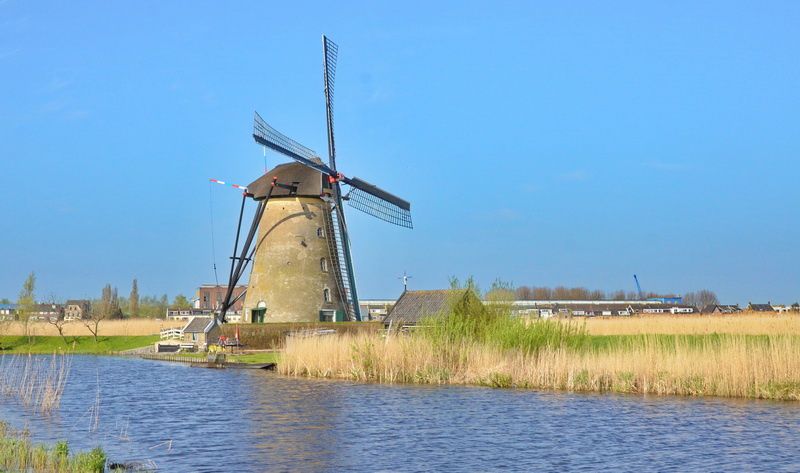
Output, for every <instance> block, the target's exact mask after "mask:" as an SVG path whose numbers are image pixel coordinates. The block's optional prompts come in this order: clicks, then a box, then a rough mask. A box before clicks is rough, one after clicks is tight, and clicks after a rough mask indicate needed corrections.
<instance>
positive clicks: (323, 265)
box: [319, 258, 328, 273]
mask: <svg viewBox="0 0 800 473" xmlns="http://www.w3.org/2000/svg"><path fill="white" fill-rule="evenodd" d="M319 269H321V270H322V272H323V273H327V272H328V260H326V259H325V258H322V259H321V260H319Z"/></svg>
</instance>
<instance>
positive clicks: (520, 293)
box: [514, 286, 533, 301]
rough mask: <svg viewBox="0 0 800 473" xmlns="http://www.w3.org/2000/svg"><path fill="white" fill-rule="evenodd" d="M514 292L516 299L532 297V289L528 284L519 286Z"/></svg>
mask: <svg viewBox="0 0 800 473" xmlns="http://www.w3.org/2000/svg"><path fill="white" fill-rule="evenodd" d="M514 292H515V297H516V298H517V300H520V301H529V300H531V299H533V289H531V288H530V287H528V286H519V287H518V288H517V289H516V290H515V291H514Z"/></svg>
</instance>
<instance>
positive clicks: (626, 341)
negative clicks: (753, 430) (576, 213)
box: [278, 309, 800, 400]
mask: <svg viewBox="0 0 800 473" xmlns="http://www.w3.org/2000/svg"><path fill="white" fill-rule="evenodd" d="M643 320H644V319H643ZM686 320H692V319H686ZM637 323H638V322H637ZM674 323H679V321H678V320H675V321H674ZM690 323H697V322H695V321H692V322H690ZM748 323H749V322H748ZM426 326H427V327H426V328H422V329H419V330H418V332H415V333H414V334H413V335H402V334H394V335H391V336H389V337H386V338H382V337H380V336H377V335H369V334H361V335H345V336H332V337H316V338H296V339H290V340H288V341H287V345H286V349H285V350H284V352H283V355H282V357H281V363H280V364H279V366H278V369H279V370H280V371H281V372H283V373H284V374H288V375H294V376H313V377H329V378H347V379H356V380H365V381H377V382H385V383H435V384H443V383H452V384H473V385H485V386H494V387H521V388H534V389H555V390H566V391H596V392H609V391H611V392H623V393H639V394H659V395H668V394H674V395H690V396H701V395H709V396H727V397H748V398H765V399H783V400H800V357H798V356H797V353H800V337H798V336H797V335H785V334H781V333H766V334H760V335H748V334H744V333H730V334H724V333H704V334H685V335H675V334H663V333H661V334H636V335H591V334H590V333H589V332H588V331H587V329H586V326H585V325H584V324H583V323H582V322H578V323H574V322H559V321H536V322H533V323H529V324H526V323H525V322H524V321H520V320H515V319H512V318H510V317H509V316H508V315H507V314H506V313H503V312H502V311H500V310H494V313H488V312H487V311H485V310H483V309H474V310H470V311H467V313H456V314H446V315H443V316H441V317H439V318H437V319H436V320H434V319H431V320H429V321H427V322H426ZM679 333H680V332H679Z"/></svg>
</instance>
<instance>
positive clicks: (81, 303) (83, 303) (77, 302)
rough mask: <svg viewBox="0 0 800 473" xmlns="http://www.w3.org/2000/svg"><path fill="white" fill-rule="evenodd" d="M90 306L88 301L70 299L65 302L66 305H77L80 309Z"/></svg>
mask: <svg viewBox="0 0 800 473" xmlns="http://www.w3.org/2000/svg"><path fill="white" fill-rule="evenodd" d="M90 304H91V302H89V300H88V299H70V300H68V301H67V304H66V305H78V306H81V307H87V306H89V305H90Z"/></svg>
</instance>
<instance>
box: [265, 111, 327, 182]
mask: <svg viewBox="0 0 800 473" xmlns="http://www.w3.org/2000/svg"><path fill="white" fill-rule="evenodd" d="M253 138H254V139H255V140H256V142H257V143H259V144H261V145H263V146H266V147H267V148H270V149H272V150H275V151H277V152H278V153H281V154H283V155H285V156H288V157H290V158H292V159H294V160H296V161H300V162H301V163H303V164H305V165H306V166H308V167H311V168H314V169H316V170H317V171H319V172H321V173H324V174H327V175H329V176H333V175H335V174H336V173H335V172H334V171H333V170H332V169H331V168H329V167H328V166H326V165H325V164H324V163H323V162H322V160H321V159H320V158H319V156H317V153H315V152H314V151H313V150H312V149H310V148H306V147H305V146H303V145H301V144H300V143H298V142H296V141H295V140H293V139H291V138H289V137H288V136H286V135H284V134H283V133H281V132H279V131H278V130H276V129H275V128H272V127H271V126H270V125H269V124H268V123H267V122H265V121H264V119H263V118H261V115H259V114H258V112H256V113H255V119H254V121H253Z"/></svg>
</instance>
